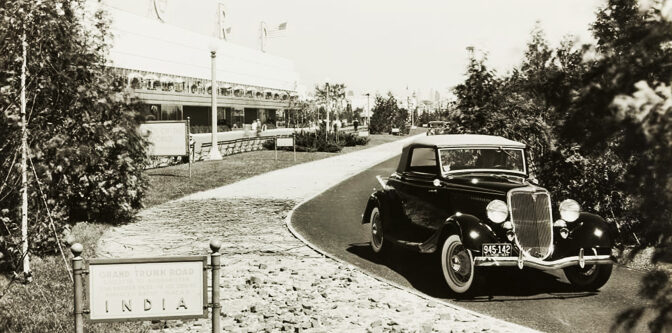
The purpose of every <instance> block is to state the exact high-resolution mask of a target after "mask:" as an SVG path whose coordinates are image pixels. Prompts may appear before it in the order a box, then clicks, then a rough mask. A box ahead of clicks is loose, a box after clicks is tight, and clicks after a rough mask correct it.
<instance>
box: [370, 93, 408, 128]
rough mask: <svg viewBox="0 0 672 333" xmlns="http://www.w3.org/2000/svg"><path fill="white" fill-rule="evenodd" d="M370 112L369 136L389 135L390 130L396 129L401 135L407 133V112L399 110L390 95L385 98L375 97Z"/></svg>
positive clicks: (394, 99) (395, 101)
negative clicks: (371, 112) (371, 113)
mask: <svg viewBox="0 0 672 333" xmlns="http://www.w3.org/2000/svg"><path fill="white" fill-rule="evenodd" d="M372 111H373V115H372V116H371V121H370V123H369V132H371V134H380V133H390V132H391V131H392V128H398V129H399V130H400V131H401V133H405V134H407V133H408V131H409V129H408V128H407V123H406V120H407V119H408V110H406V109H401V108H399V106H398V105H397V99H396V98H394V96H393V95H392V93H390V94H388V96H387V98H384V97H382V96H376V101H375V104H374V107H373V110H372Z"/></svg>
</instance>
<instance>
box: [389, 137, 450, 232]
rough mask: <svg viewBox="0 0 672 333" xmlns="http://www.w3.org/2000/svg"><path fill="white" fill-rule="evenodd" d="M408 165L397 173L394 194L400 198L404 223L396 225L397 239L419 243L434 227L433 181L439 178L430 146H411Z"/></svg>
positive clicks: (434, 194)
mask: <svg viewBox="0 0 672 333" xmlns="http://www.w3.org/2000/svg"><path fill="white" fill-rule="evenodd" d="M409 154H410V156H409V165H408V167H407V168H406V170H405V172H403V173H402V174H401V181H400V185H401V186H399V185H397V193H398V194H399V197H400V199H401V204H402V206H403V211H404V215H405V216H406V217H407V221H406V223H405V225H400V228H399V230H397V232H398V235H397V238H398V239H401V240H407V241H414V242H423V241H424V240H426V239H427V237H429V236H430V235H431V233H432V231H433V230H434V228H433V225H434V223H432V222H433V220H435V219H436V217H437V213H438V212H437V210H436V205H435V204H434V202H435V201H436V200H437V199H436V196H437V195H439V194H440V191H439V190H438V187H437V186H436V185H435V184H434V180H435V179H438V178H439V175H438V173H439V168H438V164H437V160H436V149H435V148H434V147H415V148H413V149H411V151H410V152H409Z"/></svg>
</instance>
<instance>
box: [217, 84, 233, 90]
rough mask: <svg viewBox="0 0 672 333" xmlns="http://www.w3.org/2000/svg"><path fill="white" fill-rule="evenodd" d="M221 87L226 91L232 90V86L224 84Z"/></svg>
mask: <svg viewBox="0 0 672 333" xmlns="http://www.w3.org/2000/svg"><path fill="white" fill-rule="evenodd" d="M219 87H220V88H224V89H231V85H230V84H228V83H224V84H222V85H221V86H219Z"/></svg>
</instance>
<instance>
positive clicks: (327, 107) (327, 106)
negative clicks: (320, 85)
mask: <svg viewBox="0 0 672 333" xmlns="http://www.w3.org/2000/svg"><path fill="white" fill-rule="evenodd" d="M324 82H325V83H324V86H325V87H326V89H327V91H326V98H325V100H326V102H327V105H326V111H327V123H326V125H327V126H326V127H325V129H324V130H325V131H324V133H325V134H324V137H325V138H327V139H328V138H329V136H328V133H329V78H326V79H324Z"/></svg>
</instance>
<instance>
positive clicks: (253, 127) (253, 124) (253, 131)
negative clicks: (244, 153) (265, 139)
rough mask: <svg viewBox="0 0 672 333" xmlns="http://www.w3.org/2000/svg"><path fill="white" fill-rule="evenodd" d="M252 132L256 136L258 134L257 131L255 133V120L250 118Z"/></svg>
mask: <svg viewBox="0 0 672 333" xmlns="http://www.w3.org/2000/svg"><path fill="white" fill-rule="evenodd" d="M252 133H254V134H255V135H257V136H258V135H259V133H257V121H256V120H252Z"/></svg>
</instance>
